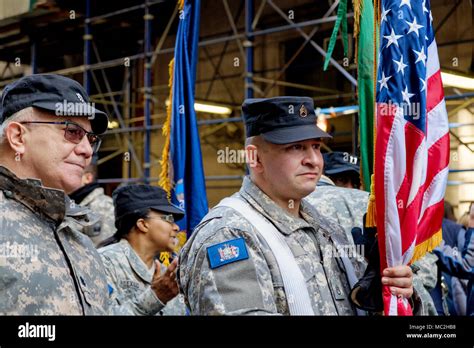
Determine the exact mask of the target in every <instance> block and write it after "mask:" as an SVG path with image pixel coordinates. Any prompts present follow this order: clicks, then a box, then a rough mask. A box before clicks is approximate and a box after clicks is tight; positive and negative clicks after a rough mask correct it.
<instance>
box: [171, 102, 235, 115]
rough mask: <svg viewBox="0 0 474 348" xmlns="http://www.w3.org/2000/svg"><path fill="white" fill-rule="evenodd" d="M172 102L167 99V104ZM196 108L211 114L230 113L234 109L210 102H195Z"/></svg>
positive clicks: (198, 110)
mask: <svg viewBox="0 0 474 348" xmlns="http://www.w3.org/2000/svg"><path fill="white" fill-rule="evenodd" d="M169 104H170V101H169V99H166V101H165V105H166V106H168V105H169ZM194 110H196V111H197V112H207V113H209V114H218V115H230V114H231V113H232V109H231V108H229V107H227V106H222V105H217V104H208V103H200V102H196V103H194Z"/></svg>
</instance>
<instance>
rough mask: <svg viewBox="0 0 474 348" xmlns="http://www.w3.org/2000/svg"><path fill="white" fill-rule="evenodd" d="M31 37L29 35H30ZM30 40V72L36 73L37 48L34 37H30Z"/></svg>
mask: <svg viewBox="0 0 474 348" xmlns="http://www.w3.org/2000/svg"><path fill="white" fill-rule="evenodd" d="M30 39H31V37H30ZM31 40H32V42H31V46H30V48H31V73H32V74H36V72H37V70H38V69H37V63H36V54H37V52H36V50H37V45H36V40H35V39H31Z"/></svg>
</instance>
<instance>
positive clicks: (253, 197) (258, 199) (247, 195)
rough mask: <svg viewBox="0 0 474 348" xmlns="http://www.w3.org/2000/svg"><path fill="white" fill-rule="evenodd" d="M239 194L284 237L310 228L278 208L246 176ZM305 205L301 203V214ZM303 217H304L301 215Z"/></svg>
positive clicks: (305, 222) (303, 221)
mask: <svg viewBox="0 0 474 348" xmlns="http://www.w3.org/2000/svg"><path fill="white" fill-rule="evenodd" d="M239 194H240V196H241V197H242V198H244V199H245V200H246V201H247V202H248V203H249V204H250V205H251V206H252V207H253V208H254V209H256V210H257V211H258V212H260V213H261V214H262V215H264V216H265V217H266V218H268V219H269V220H270V221H271V222H272V223H273V224H274V225H275V227H276V228H277V229H278V230H279V231H280V232H281V233H283V234H285V235H289V234H291V233H293V232H294V231H296V230H299V229H303V228H312V226H311V225H310V224H309V223H308V222H307V221H305V220H304V219H302V218H297V217H295V216H293V215H291V214H289V213H288V212H287V211H285V210H284V209H282V208H281V207H280V206H278V205H277V204H276V203H275V202H274V201H273V200H272V199H271V198H270V197H268V196H267V195H266V194H265V193H264V192H263V191H262V190H261V189H260V188H259V187H258V186H257V185H255V184H254V183H253V182H252V180H250V177H248V176H246V177H245V178H244V181H243V183H242V188H241V189H240V191H239ZM305 205H306V203H305V202H303V201H302V205H301V206H300V209H301V210H302V211H303V212H305V211H306V210H307V209H306V207H305ZM303 216H305V215H304V214H303ZM305 218H306V217H305Z"/></svg>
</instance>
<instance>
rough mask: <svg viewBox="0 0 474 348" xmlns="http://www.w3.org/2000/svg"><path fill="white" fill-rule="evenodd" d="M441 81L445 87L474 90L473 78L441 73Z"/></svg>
mask: <svg viewBox="0 0 474 348" xmlns="http://www.w3.org/2000/svg"><path fill="white" fill-rule="evenodd" d="M441 79H442V80H443V85H444V86H449V87H458V88H463V89H474V78H472V77H466V76H462V75H456V74H451V73H447V72H441Z"/></svg>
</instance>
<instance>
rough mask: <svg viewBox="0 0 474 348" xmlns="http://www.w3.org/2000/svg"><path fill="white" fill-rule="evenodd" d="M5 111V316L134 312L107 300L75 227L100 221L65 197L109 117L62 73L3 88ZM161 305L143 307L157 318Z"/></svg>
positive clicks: (0, 184)
mask: <svg viewBox="0 0 474 348" xmlns="http://www.w3.org/2000/svg"><path fill="white" fill-rule="evenodd" d="M63 105H66V108H67V110H64V109H62V107H63ZM1 108H2V113H1V115H0V125H1V127H0V150H1V151H0V249H2V250H1V251H2V253H1V254H0V314H3V315H5V314H8V315H12V314H13V315H97V314H107V313H123V314H126V313H129V312H130V311H131V309H130V308H129V307H127V306H117V305H115V304H113V303H112V302H111V301H110V299H109V294H108V287H107V278H106V275H105V269H104V267H103V264H102V262H101V259H100V256H99V254H98V252H97V250H96V249H95V248H94V245H93V244H92V242H91V240H90V239H89V238H88V237H86V236H85V235H84V234H83V233H81V232H79V229H78V228H77V226H82V227H85V228H88V227H90V225H91V224H93V223H95V222H96V221H94V220H91V219H90V218H89V210H88V209H86V208H83V207H79V206H77V205H74V204H71V201H70V200H69V198H68V197H67V195H66V194H65V192H72V191H74V190H75V189H76V188H77V187H79V186H80V184H81V177H82V172H83V170H84V168H85V167H86V166H87V165H88V164H89V163H90V160H91V157H92V154H93V153H94V151H97V149H98V147H99V146H100V138H99V137H98V136H97V135H96V134H101V133H104V132H105V131H106V129H107V125H108V118H107V115H105V114H104V113H103V112H101V111H99V110H96V109H94V108H93V107H92V106H91V105H90V104H89V103H88V96H87V94H86V92H85V91H84V89H83V88H82V86H81V85H80V84H79V83H77V82H76V81H73V80H71V79H69V78H65V77H63V76H59V75H30V76H26V77H23V78H21V79H20V80H18V81H16V82H14V83H12V84H10V85H8V86H6V87H5V89H4V91H3V94H2V100H1ZM156 302H157V301H156V299H155V300H154V301H153V302H151V301H145V302H143V303H141V304H140V305H141V306H142V307H143V308H144V311H146V312H148V313H150V314H155V313H156V312H157V311H158V310H159V309H157V308H156Z"/></svg>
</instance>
